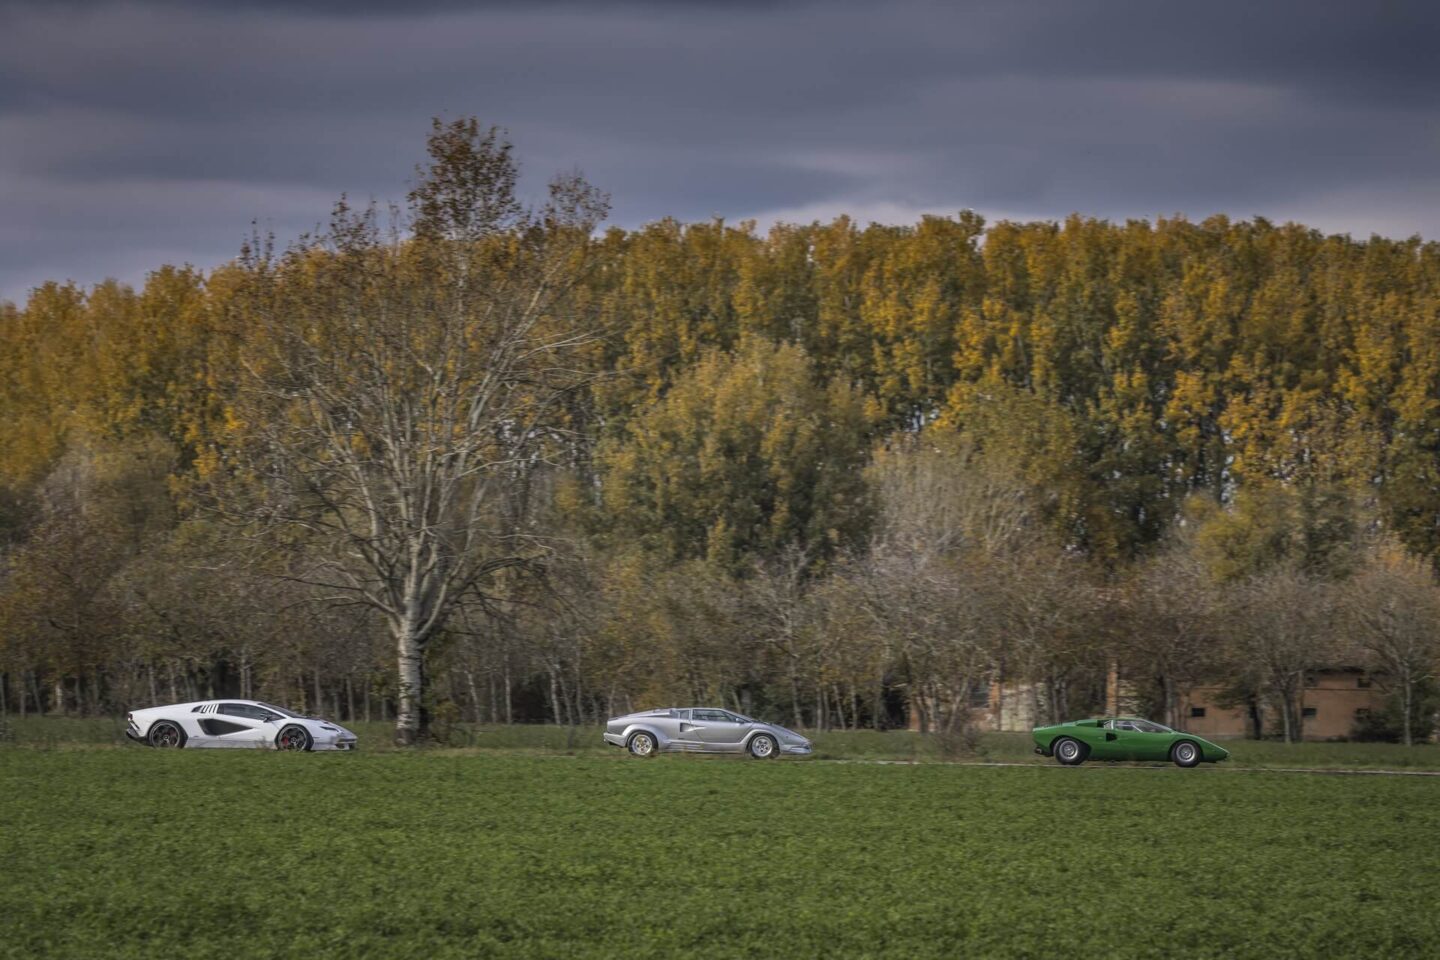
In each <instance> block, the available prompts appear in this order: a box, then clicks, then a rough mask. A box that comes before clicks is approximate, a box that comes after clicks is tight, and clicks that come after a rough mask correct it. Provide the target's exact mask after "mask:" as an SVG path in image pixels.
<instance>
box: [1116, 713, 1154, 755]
mask: <svg viewBox="0 0 1440 960" xmlns="http://www.w3.org/2000/svg"><path fill="white" fill-rule="evenodd" d="M1112 735H1113V739H1112ZM1149 738H1150V735H1149V734H1147V733H1142V732H1141V730H1140V729H1139V727H1137V726H1136V725H1135V724H1134V723H1133V722H1132V721H1129V720H1115V721H1113V725H1112V726H1111V728H1110V729H1109V730H1107V731H1106V737H1105V739H1106V740H1107V741H1108V744H1107V745H1108V746H1110V748H1111V749H1112V750H1113V752H1114V756H1113V757H1111V758H1109V759H1114V760H1142V759H1144V758H1145V755H1146V753H1147V741H1148V740H1149Z"/></svg>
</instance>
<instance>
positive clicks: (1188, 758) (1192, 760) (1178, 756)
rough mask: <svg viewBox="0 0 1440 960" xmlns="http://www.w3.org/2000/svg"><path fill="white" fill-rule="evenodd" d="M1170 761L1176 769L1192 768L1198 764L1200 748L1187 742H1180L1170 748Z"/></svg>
mask: <svg viewBox="0 0 1440 960" xmlns="http://www.w3.org/2000/svg"><path fill="white" fill-rule="evenodd" d="M1170 759H1171V760H1174V761H1175V766H1177V767H1193V766H1195V765H1196V764H1198V763H1199V762H1200V748H1199V747H1197V746H1195V744H1193V743H1191V742H1190V741H1189V740H1181V741H1180V742H1179V743H1177V744H1175V746H1173V747H1171V748H1170Z"/></svg>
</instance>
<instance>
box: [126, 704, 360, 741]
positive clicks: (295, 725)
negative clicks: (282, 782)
mask: <svg viewBox="0 0 1440 960" xmlns="http://www.w3.org/2000/svg"><path fill="white" fill-rule="evenodd" d="M125 735H126V736H127V737H129V738H130V739H131V740H134V741H136V742H137V743H143V744H145V745H146V746H151V747H171V748H174V749H179V748H180V747H222V748H223V747H251V748H258V747H271V748H274V749H276V750H354V749H355V746H356V738H355V734H353V733H351V732H350V731H349V730H346V729H345V728H344V727H342V726H340V724H338V723H331V722H330V721H329V720H321V719H319V718H317V717H305V716H301V715H300V714H298V713H296V712H294V711H293V710H286V709H285V708H284V707H277V706H275V705H274V704H273V703H261V702H260V701H259V700H200V701H197V702H195V703H174V704H171V705H169V706H165V707H148V708H146V709H144V710H132V711H130V712H129V713H127V714H125Z"/></svg>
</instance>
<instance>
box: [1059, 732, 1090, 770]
mask: <svg viewBox="0 0 1440 960" xmlns="http://www.w3.org/2000/svg"><path fill="white" fill-rule="evenodd" d="M1054 753H1055V759H1056V760H1059V761H1060V762H1061V763H1063V764H1064V765H1065V766H1067V767H1074V766H1078V765H1079V764H1081V763H1083V762H1085V747H1084V746H1083V745H1082V744H1081V743H1080V741H1079V740H1071V739H1070V738H1069V737H1061V738H1060V739H1059V740H1056V741H1055V749H1054Z"/></svg>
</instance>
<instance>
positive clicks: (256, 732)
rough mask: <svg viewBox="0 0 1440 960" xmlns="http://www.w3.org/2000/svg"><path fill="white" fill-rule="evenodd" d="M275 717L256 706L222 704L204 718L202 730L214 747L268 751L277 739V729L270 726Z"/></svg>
mask: <svg viewBox="0 0 1440 960" xmlns="http://www.w3.org/2000/svg"><path fill="white" fill-rule="evenodd" d="M271 716H272V714H271V713H270V711H268V710H264V709H262V708H260V707H257V706H254V705H253V704H248V703H221V704H219V705H218V706H217V707H216V708H215V711H214V712H213V713H207V714H205V715H204V716H202V717H201V718H200V729H202V730H204V731H205V734H206V736H208V737H210V738H211V746H216V747H232V748H245V747H250V748H255V747H264V746H269V745H270V742H271V741H272V740H273V739H274V738H275V727H274V725H273V724H271V723H269V722H268V720H269V718H270V717H271Z"/></svg>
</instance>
